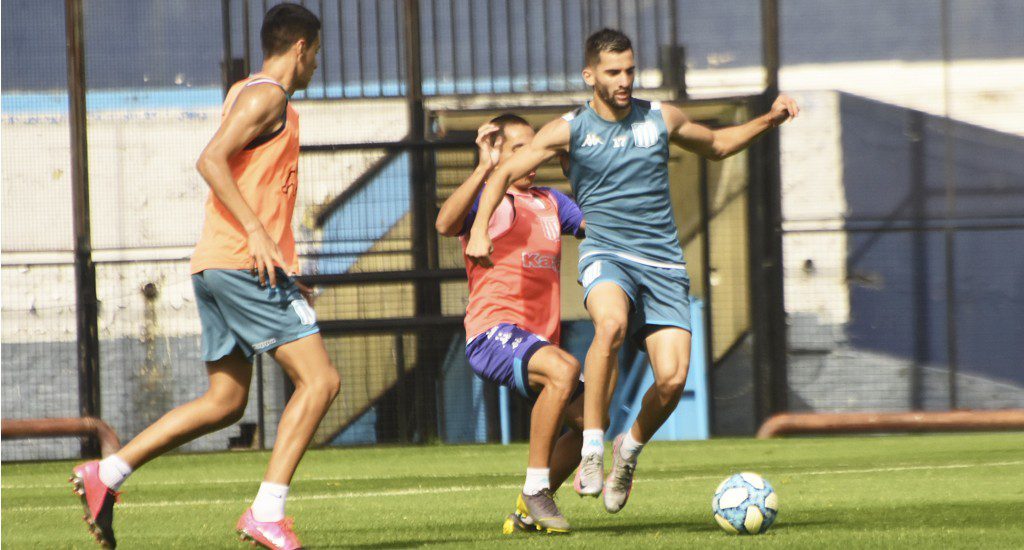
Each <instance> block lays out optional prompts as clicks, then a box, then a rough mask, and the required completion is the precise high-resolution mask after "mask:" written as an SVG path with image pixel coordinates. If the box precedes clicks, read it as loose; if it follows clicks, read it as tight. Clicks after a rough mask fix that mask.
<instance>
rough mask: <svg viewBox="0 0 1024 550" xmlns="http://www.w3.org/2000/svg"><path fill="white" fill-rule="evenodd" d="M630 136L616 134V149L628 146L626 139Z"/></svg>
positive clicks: (613, 142) (613, 140)
mask: <svg viewBox="0 0 1024 550" xmlns="http://www.w3.org/2000/svg"><path fill="white" fill-rule="evenodd" d="M628 137H629V136H616V137H615V138H614V139H612V147H613V148H615V149H622V148H623V147H625V146H626V139H627V138H628Z"/></svg>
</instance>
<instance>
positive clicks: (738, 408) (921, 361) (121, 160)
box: [2, 0, 1024, 460]
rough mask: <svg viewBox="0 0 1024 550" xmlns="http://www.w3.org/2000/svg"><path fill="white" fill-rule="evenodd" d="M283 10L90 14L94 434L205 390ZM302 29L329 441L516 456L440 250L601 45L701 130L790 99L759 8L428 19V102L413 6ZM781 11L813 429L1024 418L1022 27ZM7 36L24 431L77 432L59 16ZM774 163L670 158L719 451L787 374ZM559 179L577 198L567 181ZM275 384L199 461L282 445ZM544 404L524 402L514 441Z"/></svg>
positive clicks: (35, 7)
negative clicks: (862, 420)
mask: <svg viewBox="0 0 1024 550" xmlns="http://www.w3.org/2000/svg"><path fill="white" fill-rule="evenodd" d="M276 3H277V2H266V1H262V2H261V1H256V0H224V1H222V2H208V1H205V0H189V1H181V2H153V3H139V2H132V1H128V0H104V1H102V2H86V3H84V21H85V27H84V28H85V41H84V42H85V51H86V56H85V61H86V79H87V89H88V95H87V108H88V113H87V114H88V126H87V130H88V133H87V139H88V173H89V180H90V191H91V198H90V208H91V217H92V224H91V231H92V246H93V249H94V251H93V259H94V260H95V262H96V266H97V267H96V278H97V283H96V288H97V294H98V299H99V302H100V308H99V315H98V319H97V324H98V326H97V329H98V335H99V340H100V351H99V356H100V364H101V369H100V378H99V381H98V382H99V387H100V389H101V393H100V398H101V399H100V400H101V404H100V410H99V414H100V415H101V416H102V417H103V418H104V420H106V421H107V422H108V423H110V424H111V425H112V426H113V427H114V429H115V430H116V431H117V432H118V434H119V435H121V437H122V439H126V438H128V437H131V436H132V435H134V434H135V433H137V432H138V431H139V430H140V429H142V428H143V427H144V426H146V425H148V424H149V423H150V422H152V420H154V419H155V418H157V417H158V416H159V415H160V414H162V413H163V412H165V411H166V410H167V409H168V408H170V407H173V406H174V405H176V404H179V403H182V402H184V401H186V400H188V399H191V398H193V397H195V396H197V395H198V394H199V393H201V392H202V391H203V390H204V389H205V381H204V378H205V371H204V369H203V366H202V364H201V361H200V359H199V355H198V349H199V336H198V332H199V324H198V317H197V316H196V315H195V304H194V303H193V300H194V298H193V296H192V290H191V284H190V281H189V277H188V270H187V258H188V256H189V254H191V248H192V246H193V245H194V242H195V240H196V238H197V236H198V231H199V228H200V226H201V223H202V208H201V205H202V202H203V200H205V196H206V193H207V190H206V186H205V184H204V182H203V181H202V180H201V178H200V177H199V176H198V174H197V173H196V172H195V170H194V168H193V164H194V162H195V159H196V157H197V156H198V154H199V152H200V151H201V149H202V147H203V146H204V145H205V143H206V142H207V141H208V139H209V138H210V136H211V135H212V134H213V132H214V131H215V130H216V127H217V124H218V121H219V117H220V101H221V98H222V97H223V90H224V87H225V84H227V83H229V82H230V81H231V79H232V78H234V77H238V76H240V75H244V74H245V72H246V71H254V70H256V69H258V68H259V66H260V63H261V62H262V57H261V53H260V48H259V32H258V30H259V25H260V21H261V19H262V14H263V13H264V11H265V10H266V8H268V7H269V6H270V5H272V4H276ZM303 3H304V5H306V6H307V7H309V8H310V9H311V10H313V11H314V12H315V13H317V14H318V15H320V16H321V18H322V19H323V21H324V30H323V50H322V58H321V59H320V69H319V70H318V73H317V75H316V76H315V78H314V80H313V82H312V84H311V86H310V88H309V90H307V91H306V92H304V93H300V94H297V95H296V97H295V99H296V100H297V101H295V106H296V108H297V109H298V110H299V112H300V114H301V117H302V143H303V147H304V151H303V154H302V157H301V159H300V174H301V182H302V185H301V186H300V188H299V189H300V190H299V198H298V206H297V210H296V216H295V220H296V237H297V240H298V241H299V248H300V252H301V254H302V266H303V271H304V273H306V274H307V275H308V276H310V278H311V280H313V281H315V282H317V283H318V284H320V288H321V294H320V295H319V297H318V301H317V303H316V309H317V312H318V315H319V317H320V320H321V326H322V328H323V332H324V335H325V339H326V341H327V345H328V351H329V352H330V354H331V357H332V360H333V361H334V363H335V365H336V366H337V367H338V368H339V370H340V371H341V373H342V380H343V389H342V395H341V398H340V399H339V400H338V401H337V402H336V404H335V405H334V408H333V409H332V410H331V412H330V413H329V414H328V416H327V418H326V419H325V421H324V423H323V426H322V429H321V430H320V432H319V433H318V434H317V442H319V443H338V444H368V443H375V442H416V441H428V440H435V439H437V440H442V441H449V442H463V441H489V440H494V439H495V438H496V436H497V433H498V431H499V426H498V425H497V423H498V421H497V417H498V413H497V409H498V402H499V397H498V393H497V390H495V389H494V388H492V387H490V386H488V385H485V384H483V383H481V382H480V381H479V380H478V379H476V378H474V377H473V376H472V374H471V373H470V372H469V370H468V369H467V368H466V365H465V360H464V354H463V344H464V335H463V334H462V332H461V316H462V314H463V312H464V308H465V301H466V292H467V291H466V284H465V280H464V275H463V272H462V269H463V267H464V264H463V258H462V253H461V248H460V246H459V244H458V242H457V241H456V240H453V239H444V238H439V237H437V236H436V235H434V234H433V233H432V229H431V227H432V221H433V219H432V217H433V215H434V212H435V211H436V207H437V205H438V204H439V203H440V201H443V199H444V198H446V197H447V194H448V193H450V192H451V190H452V189H453V188H454V186H456V185H458V183H460V182H461V181H462V178H464V177H465V176H466V175H467V174H468V173H469V171H470V170H471V169H472V166H473V162H474V152H473V149H472V146H471V145H470V143H471V138H472V135H473V134H472V129H473V128H475V124H478V123H479V122H480V121H482V120H484V119H485V117H486V116H488V115H490V114H494V113H497V112H501V111H505V110H516V111H518V112H522V113H523V114H525V115H527V117H528V119H529V120H530V121H531V122H532V123H535V124H538V125H539V124H540V123H542V122H544V121H546V120H548V119H550V118H552V117H553V116H556V115H557V113H558V112H559V109H563V108H564V109H567V108H569V107H570V106H571V105H578V104H579V103H580V102H581V101H583V100H584V99H585V98H586V97H587V95H588V90H587V89H586V88H585V86H584V85H583V83H582V81H581V79H580V78H579V76H578V75H579V69H580V66H581V64H582V44H581V43H582V41H583V38H584V37H585V36H586V35H587V34H588V33H589V32H591V31H592V30H594V29H597V28H600V27H601V26H612V27H619V28H621V29H623V30H624V31H626V32H627V33H628V34H630V36H631V37H632V38H633V42H634V46H635V48H636V50H637V55H638V58H637V59H638V69H639V70H638V80H637V84H638V86H637V87H638V90H637V95H639V96H641V97H648V98H652V99H665V100H673V99H680V98H682V97H686V96H688V97H690V98H702V97H719V98H720V97H737V98H740V99H734V100H724V101H719V102H711V103H702V102H691V103H688V104H687V111H688V112H689V113H690V114H691V116H693V117H694V118H695V119H697V120H700V121H702V122H706V123H708V124H711V125H726V124H731V123H735V122H741V121H743V120H746V119H748V118H749V117H750V116H752V115H754V114H756V107H755V105H756V104H757V103H755V102H754V101H752V98H750V97H746V94H752V93H760V91H761V90H762V88H763V86H764V81H765V74H764V70H763V68H762V67H761V63H762V36H761V21H760V19H761V15H762V14H761V10H760V3H752V2H749V1H747V0H729V1H722V2H715V3H708V2H699V1H697V0H676V1H669V0H665V1H652V0H617V1H588V0H575V1H573V0H562V1H559V2H535V1H521V0H487V1H483V2H477V1H471V0H423V1H420V2H418V3H417V8H418V14H419V36H420V42H419V48H418V52H419V62H420V67H419V69H420V71H421V73H422V82H421V83H420V85H421V86H422V92H423V93H424V95H425V96H427V99H426V103H425V105H422V106H421V107H416V106H414V105H412V104H411V103H410V102H409V101H407V94H408V92H409V82H408V80H407V76H406V75H407V74H408V67H409V59H408V52H409V51H410V48H409V46H410V44H408V43H407V42H406V36H407V32H408V25H407V23H408V22H407V21H406V17H407V15H406V14H407V13H408V12H407V2H405V1H401V0H388V1H381V2H375V1H366V0H328V1H325V0H320V1H311V0H307V1H305V2H303ZM778 4H779V10H780V15H781V17H780V20H779V22H780V28H779V36H780V47H781V48H780V49H781V54H782V55H781V57H782V60H783V65H782V71H781V74H780V84H781V87H782V89H783V90H784V91H790V92H791V93H793V94H794V95H796V96H797V98H798V99H799V100H800V101H801V103H802V105H803V108H804V114H803V116H802V117H801V118H800V119H798V121H796V123H795V124H792V125H787V126H786V127H784V128H783V130H782V136H781V144H782V148H781V152H782V157H781V161H782V177H781V181H782V190H781V201H782V209H783V212H782V213H783V216H782V218H781V220H767V221H768V222H769V223H774V224H775V226H776V228H779V227H780V226H781V231H782V235H781V238H782V242H783V247H784V248H783V259H784V261H785V264H784V266H783V267H784V276H785V309H786V318H787V321H788V327H787V329H788V342H786V343H784V344H783V345H786V346H787V350H788V352H787V353H786V354H785V355H786V357H785V359H786V363H787V365H788V369H787V370H785V371H784V374H785V375H786V379H787V382H788V386H787V389H786V397H788V408H789V409H791V410H815V411H837V410H893V409H908V408H926V409H936V408H949V407H1003V406H1011V405H1013V406H1020V405H1021V403H1022V397H1021V396H1022V393H1024V390H1022V387H1024V380H1022V379H1021V373H1022V372H1024V369H1022V368H1021V367H1022V357H1024V349H1022V348H1021V346H1020V344H1019V342H1022V341H1024V334H1021V332H1020V331H1021V328H1020V327H1024V319H1022V318H1021V315H1022V313H1021V312H1024V304H1022V303H1021V301H1020V293H1019V291H1018V290H1017V288H1018V286H1019V282H1020V274H1021V273H1024V265H1021V264H1020V260H1019V259H1018V257H1019V255H1017V254H1014V252H1013V251H1015V250H1018V249H1020V248H1021V245H1022V244H1024V243H1022V242H1021V241H1022V238H1024V237H1022V234H1024V229H1022V225H1024V221H1022V216H1021V214H1020V213H1021V212H1022V211H1024V204H1022V203H1021V200H1022V194H1024V191H1022V185H1024V183H1022V182H1024V176H1022V174H1021V171H1020V170H1021V169H1020V163H1019V162H1015V161H1016V159H1019V158H1021V153H1022V146H1021V139H1022V138H1021V136H1022V135H1024V125H1022V122H1021V121H1024V80H1022V79H1024V76H1021V75H1024V67H1022V66H1021V63H1022V62H1021V61H1020V60H1021V59H1022V58H1024V30H1022V29H1021V27H1020V25H1019V24H1015V22H1019V21H1020V20H1022V19H1024V7H1021V6H1020V5H1019V4H1018V3H1014V2H1007V1H999V0H971V1H967V2H948V1H947V2H931V1H926V0H918V1H912V2H900V3H890V2H883V1H881V0H877V1H871V2H862V3H849V2H841V1H839V0H829V1H827V2H820V1H808V0H780V1H779V3H778ZM2 25H3V29H2V31H3V32H2V41H3V44H2V46H3V48H2V52H3V64H2V70H3V75H2V77H3V78H2V85H3V95H2V100H3V109H2V110H3V118H2V130H3V147H2V151H3V153H2V154H3V158H2V161H3V162H2V166H3V168H2V170H3V198H4V200H3V204H4V212H3V222H2V223H3V267H2V281H3V296H4V300H3V306H2V315H3V319H2V321H3V346H2V350H3V384H2V385H3V411H2V414H3V417H4V419H17V418H38V417H63V416H78V415H79V414H80V412H81V410H80V403H79V394H80V391H79V386H78V380H79V373H78V370H77V369H76V362H77V357H78V352H77V348H76V337H77V332H76V306H75V303H76V302H75V291H76V280H75V271H74V268H73V255H72V250H73V247H74V231H73V224H72V216H71V193H70V191H69V190H70V189H71V176H70V154H71V153H70V151H71V140H70V139H69V134H70V132H69V122H68V120H69V112H68V107H67V105H68V92H67V90H68V82H67V65H66V57H65V56H66V53H65V21H64V2H61V1H60V0H33V1H28V0H23V1H18V0H10V1H5V2H4V4H3V17H2ZM418 108H422V109H423V110H422V112H420V111H417V110H416V109H418ZM410 113H412V114H410ZM417 116H422V118H423V120H425V121H426V128H427V130H426V132H425V133H424V135H422V136H416V135H411V134H412V131H413V129H414V126H415V124H412V123H411V122H414V121H415V120H416V118H415V117H417ZM458 117H462V118H461V119H459V120H461V122H459V121H456V120H455V119H456V118H458ZM771 154H772V151H770V150H756V151H754V152H752V153H751V156H749V157H748V156H747V154H743V155H739V156H736V157H733V158H731V159H728V160H727V161H725V162H723V163H706V162H701V161H699V160H698V159H697V158H696V157H694V156H692V155H689V154H686V153H683V152H681V151H679V150H673V153H672V157H671V159H670V163H671V164H672V178H673V181H672V186H673V201H674V202H675V203H676V205H677V211H676V214H677V221H678V222H679V227H680V236H681V238H682V241H683V242H684V243H685V247H686V255H687V259H688V262H689V265H690V273H691V278H692V279H693V287H692V289H691V292H692V294H693V295H694V297H695V298H697V299H698V300H700V301H701V302H702V303H703V304H704V306H706V309H705V310H704V311H706V312H707V314H706V315H707V316H706V318H705V321H707V323H708V324H707V326H709V327H710V330H709V331H706V332H705V333H704V335H703V336H704V341H703V342H702V345H703V349H706V350H708V358H709V359H710V362H711V364H712V368H711V369H710V372H709V379H710V385H711V390H712V394H713V399H712V408H713V409H714V412H713V415H712V418H713V423H712V432H713V433H721V434H727V433H751V432H752V430H753V427H754V425H755V422H756V421H757V419H758V415H757V413H756V411H755V404H756V402H757V401H758V399H762V397H759V395H758V394H759V391H760V390H759V384H761V380H762V378H761V377H759V375H758V369H764V368H769V367H770V365H769V364H766V363H764V362H763V359H762V358H760V357H759V355H758V353H759V352H758V350H757V349H756V348H757V346H756V345H754V342H753V341H752V340H753V337H754V332H755V331H754V325H755V324H756V321H757V319H755V317H756V316H757V315H760V314H761V313H758V311H757V309H758V308H759V307H761V306H759V305H758V302H757V300H756V298H757V296H756V292H755V291H754V290H752V289H753V288H755V287H756V286H757V284H758V282H759V276H760V275H759V274H760V273H761V272H760V271H758V267H757V266H754V265H752V262H753V261H754V259H755V258H756V259H758V260H757V261H758V262H760V256H759V255H758V254H760V253H761V252H762V251H761V250H759V249H758V248H757V247H758V246H759V245H758V244H757V243H758V242H759V241H758V240H757V239H756V238H754V237H757V236H758V235H760V232H761V231H762V230H764V229H765V228H764V227H763V226H757V227H755V223H756V220H755V218H757V209H758V208H759V207H760V204H759V203H758V201H759V200H760V199H758V198H757V197H761V195H756V196H754V195H751V194H750V189H751V185H754V186H755V187H756V188H757V189H761V188H760V187H758V186H760V185H761V184H762V183H763V182H761V180H760V179H759V178H761V177H762V175H763V174H762V173H761V167H762V163H761V161H762V160H764V159H765V158H767V156H770V155H771ZM541 179H542V180H544V182H545V183H546V184H553V185H556V186H561V187H560V188H562V189H564V190H568V189H567V185H566V183H565V182H564V180H563V179H562V178H561V175H560V172H559V170H558V169H557V167H554V166H552V167H550V168H545V171H544V172H543V173H542V174H541ZM752 196H754V197H755V199H754V200H752V199H751V197H752ZM752 231H757V233H752ZM575 248H576V246H575V244H573V242H572V241H571V240H568V241H566V243H565V246H564V247H563V249H564V252H563V255H564V262H563V265H564V267H563V291H564V300H563V303H564V308H563V309H564V312H563V317H564V318H565V319H566V321H567V323H569V324H570V325H572V323H582V324H583V325H586V324H587V323H588V321H587V317H586V313H585V311H584V310H583V309H582V306H581V305H580V303H581V301H580V296H578V287H577V285H576V284H575V273H574V271H575V269H574V267H573V266H572V264H573V262H574V261H575ZM777 305H780V306H781V304H777ZM762 313H763V312H762ZM569 333H573V330H572V329H571V328H569V329H567V334H569ZM581 334H584V336H581V338H585V331H583V332H581ZM583 349H584V350H585V347H584V348H583ZM266 363H267V364H265V365H260V366H259V368H260V372H261V376H259V377H256V378H257V379H256V380H255V381H254V396H256V397H258V398H256V397H254V398H253V399H250V404H249V408H248V410H247V412H246V414H245V417H244V418H243V420H242V422H241V425H240V427H239V428H232V429H229V430H224V431H223V432H220V433H218V434H212V435H209V436H206V437H204V438H201V439H199V440H197V441H195V442H193V443H192V444H190V445H189V446H188V447H186V449H187V450H213V449H225V448H228V447H259V446H260V445H270V444H272V443H273V437H274V436H273V434H274V430H275V429H276V419H277V418H278V416H279V415H280V411H281V410H282V408H283V406H284V404H285V403H286V402H287V398H288V395H289V393H290V386H289V383H288V381H287V380H286V379H285V378H284V377H283V376H282V374H281V373H280V371H279V369H277V368H276V367H275V366H274V365H273V364H272V361H270V360H269V359H266ZM762 393H763V392H762ZM526 410H527V408H526V407H525V406H524V405H523V404H522V403H519V402H518V401H516V402H514V405H513V408H512V412H513V419H512V420H513V434H514V435H516V436H521V435H523V434H524V433H525V432H524V430H525V423H524V422H522V420H523V418H524V417H523V414H525V413H526ZM79 452H80V447H79V444H78V442H77V441H73V440H28V441H8V440H5V441H4V443H3V454H4V459H5V460H12V459H38V458H67V457H72V456H77V455H78V454H79Z"/></svg>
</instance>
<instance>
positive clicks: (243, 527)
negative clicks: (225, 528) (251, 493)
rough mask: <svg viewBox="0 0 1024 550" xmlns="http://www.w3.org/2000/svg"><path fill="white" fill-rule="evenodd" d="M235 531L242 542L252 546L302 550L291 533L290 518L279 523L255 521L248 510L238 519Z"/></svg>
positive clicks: (296, 538)
mask: <svg viewBox="0 0 1024 550" xmlns="http://www.w3.org/2000/svg"><path fill="white" fill-rule="evenodd" d="M235 530H236V531H238V536H239V537H240V538H241V539H242V541H249V542H251V543H252V545H253V546H256V545H257V544H259V545H260V546H263V547H264V548H270V549H271V550H295V549H296V548H302V543H301V542H299V537H298V536H296V535H295V531H292V518H284V519H282V520H281V521H256V518H254V517H252V508H250V509H248V510H246V511H245V513H244V514H242V517H240V518H238V524H237V525H235Z"/></svg>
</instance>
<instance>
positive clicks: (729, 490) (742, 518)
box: [711, 472, 779, 535]
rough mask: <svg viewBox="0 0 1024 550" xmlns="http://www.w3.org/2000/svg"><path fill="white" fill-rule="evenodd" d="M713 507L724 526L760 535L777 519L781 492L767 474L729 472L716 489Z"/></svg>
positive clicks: (736, 530)
mask: <svg viewBox="0 0 1024 550" xmlns="http://www.w3.org/2000/svg"><path fill="white" fill-rule="evenodd" d="M711 507H712V509H713V510H714V512H715V521H717V522H718V525H719V526H721V527H722V529H725V530H726V531H727V532H729V533H732V534H734V535H736V534H743V535H757V534H760V533H764V532H765V531H767V530H768V528H769V527H771V526H772V523H773V522H774V521H775V516H776V514H778V513H779V496H778V495H776V494H775V489H772V486H771V484H770V483H768V482H767V481H766V480H765V479H764V478H763V477H761V476H759V475H757V474H752V473H749V472H744V473H742V474H734V475H732V476H729V478H728V479H726V480H725V481H723V482H722V483H721V484H720V485H719V486H718V488H717V489H715V498H714V499H713V500H712V501H711Z"/></svg>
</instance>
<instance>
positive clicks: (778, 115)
mask: <svg viewBox="0 0 1024 550" xmlns="http://www.w3.org/2000/svg"><path fill="white" fill-rule="evenodd" d="M799 114H800V107H799V106H798V105H797V104H796V100H795V99H793V98H791V97H789V96H788V95H786V94H781V95H779V97H778V98H776V99H775V103H772V108H771V110H770V111H768V117H769V118H770V119H771V121H772V126H778V125H780V124H782V123H783V122H786V121H787V120H789V119H791V118H796V117H797V116H798V115H799Z"/></svg>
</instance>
